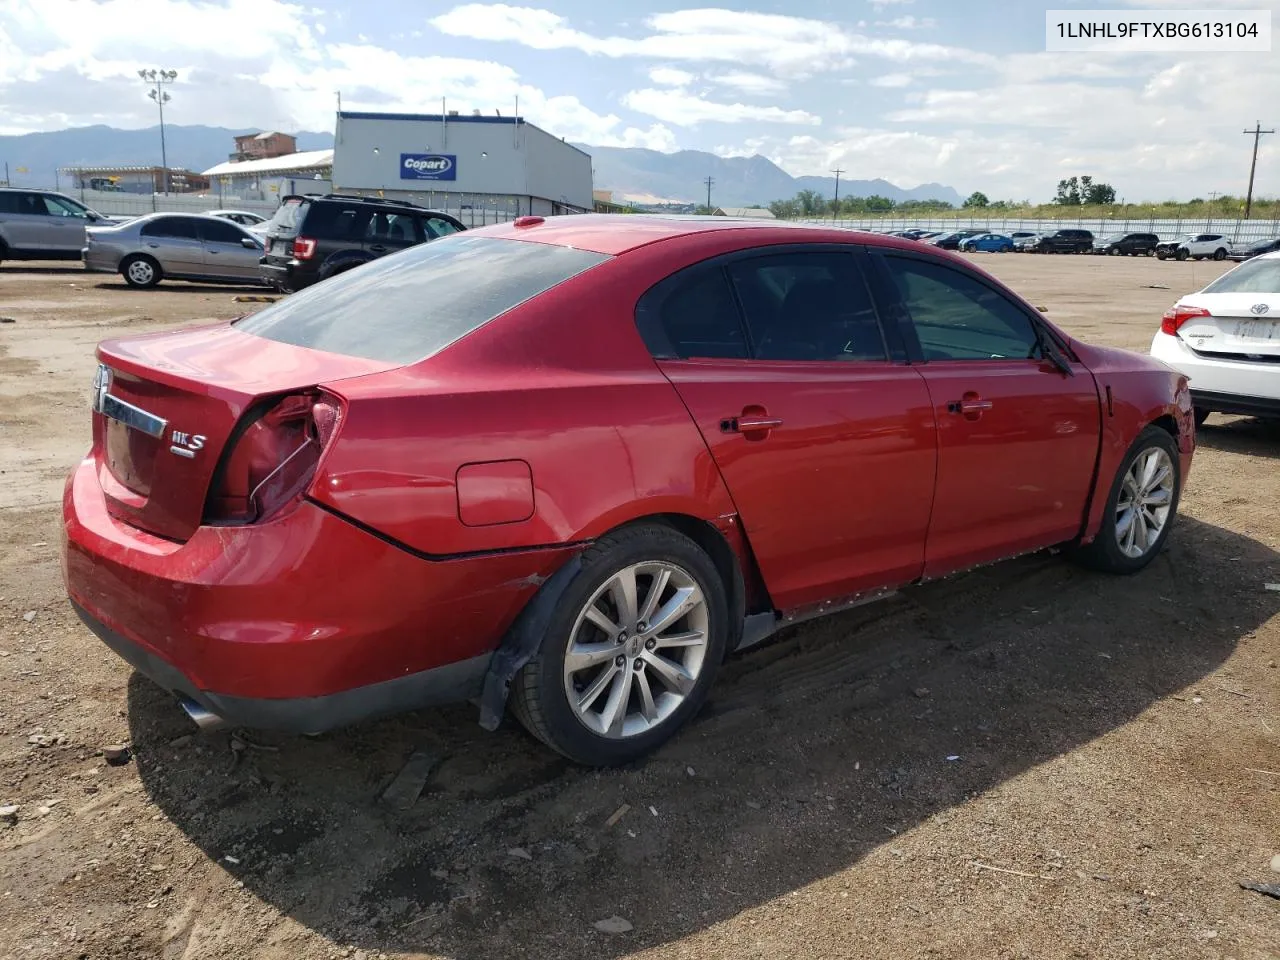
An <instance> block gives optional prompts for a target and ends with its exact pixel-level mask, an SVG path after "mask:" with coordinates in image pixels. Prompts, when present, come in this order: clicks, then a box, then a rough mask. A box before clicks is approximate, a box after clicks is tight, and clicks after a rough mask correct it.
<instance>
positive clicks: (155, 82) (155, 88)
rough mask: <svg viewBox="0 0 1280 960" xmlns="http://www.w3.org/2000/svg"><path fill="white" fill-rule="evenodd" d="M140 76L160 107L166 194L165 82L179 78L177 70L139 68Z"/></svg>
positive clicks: (167, 97)
mask: <svg viewBox="0 0 1280 960" xmlns="http://www.w3.org/2000/svg"><path fill="white" fill-rule="evenodd" d="M138 76H139V77H141V78H142V79H143V80H145V81H146V83H147V86H148V87H149V89H148V90H147V96H149V97H150V98H151V99H152V100H154V101H155V102H156V106H157V107H159V108H160V165H161V167H162V168H163V170H164V174H163V176H164V194H165V196H166V197H167V196H168V195H169V157H168V155H167V154H166V152H165V147H164V105H165V104H166V103H168V102H169V94H167V93H165V90H164V88H165V84H169V83H173V81H174V80H176V79H178V71H177V70H139V71H138Z"/></svg>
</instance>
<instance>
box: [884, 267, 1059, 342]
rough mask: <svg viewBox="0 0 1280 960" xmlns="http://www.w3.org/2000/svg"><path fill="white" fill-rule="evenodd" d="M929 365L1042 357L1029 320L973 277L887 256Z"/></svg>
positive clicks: (891, 272)
mask: <svg viewBox="0 0 1280 960" xmlns="http://www.w3.org/2000/svg"><path fill="white" fill-rule="evenodd" d="M884 263H885V266H886V267H888V269H889V273H890V275H891V276H892V277H893V280H894V283H895V285H896V286H897V288H898V292H899V294H900V295H901V296H902V300H903V303H904V304H905V305H906V308H907V311H908V312H909V313H910V314H911V321H912V325H913V326H914V327H915V331H916V336H917V337H918V338H919V340H920V347H921V349H922V350H923V351H924V355H925V358H926V359H928V360H1026V359H1039V358H1040V338H1039V336H1038V335H1037V333H1036V329H1035V326H1034V324H1033V323H1032V321H1031V318H1030V317H1029V316H1027V314H1026V313H1025V312H1024V311H1023V310H1022V309H1021V308H1020V307H1018V305H1017V304H1015V303H1013V302H1012V301H1010V300H1009V299H1008V298H1007V297H1005V296H1004V295H1003V294H1001V293H998V292H996V291H995V290H993V289H992V288H990V287H988V286H987V285H986V284H984V283H982V282H981V281H979V280H978V279H977V278H975V277H971V276H969V275H967V274H965V273H962V272H961V271H959V270H956V269H953V268H951V267H948V266H944V265H943V264H940V263H930V262H926V261H923V260H916V259H914V258H907V257H895V256H892V255H890V256H885V257H884Z"/></svg>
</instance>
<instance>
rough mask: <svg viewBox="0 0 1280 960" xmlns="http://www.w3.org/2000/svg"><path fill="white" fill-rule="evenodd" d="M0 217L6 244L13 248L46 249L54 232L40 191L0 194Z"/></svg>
mask: <svg viewBox="0 0 1280 960" xmlns="http://www.w3.org/2000/svg"><path fill="white" fill-rule="evenodd" d="M0 218H3V220H4V232H5V237H6V239H7V241H8V244H9V246H11V247H12V248H13V249H15V250H22V251H37V250H41V251H43V250H48V249H49V245H50V244H51V243H52V242H53V239H54V234H53V230H52V227H51V224H50V221H51V220H52V218H51V217H50V216H49V213H48V209H47V208H46V207H45V205H44V195H43V194H39V193H18V192H16V191H14V192H9V193H0Z"/></svg>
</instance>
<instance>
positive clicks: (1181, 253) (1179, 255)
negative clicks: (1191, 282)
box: [1173, 250, 1191, 261]
mask: <svg viewBox="0 0 1280 960" xmlns="http://www.w3.org/2000/svg"><path fill="white" fill-rule="evenodd" d="M1189 256H1191V254H1189V253H1187V251H1186V250H1179V251H1178V252H1177V253H1175V254H1174V255H1173V258H1174V259H1175V260H1179V261H1181V260H1185V259H1187V257H1189Z"/></svg>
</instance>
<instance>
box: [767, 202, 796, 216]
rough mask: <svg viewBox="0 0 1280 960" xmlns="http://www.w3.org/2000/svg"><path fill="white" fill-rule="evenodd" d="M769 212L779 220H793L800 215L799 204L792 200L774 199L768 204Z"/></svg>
mask: <svg viewBox="0 0 1280 960" xmlns="http://www.w3.org/2000/svg"><path fill="white" fill-rule="evenodd" d="M769 212H770V213H772V214H773V215H774V216H775V217H777V218H778V219H779V220H794V219H795V218H796V217H798V216H800V205H799V204H798V203H796V202H795V200H794V199H792V200H775V201H773V203H771V204H769Z"/></svg>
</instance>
